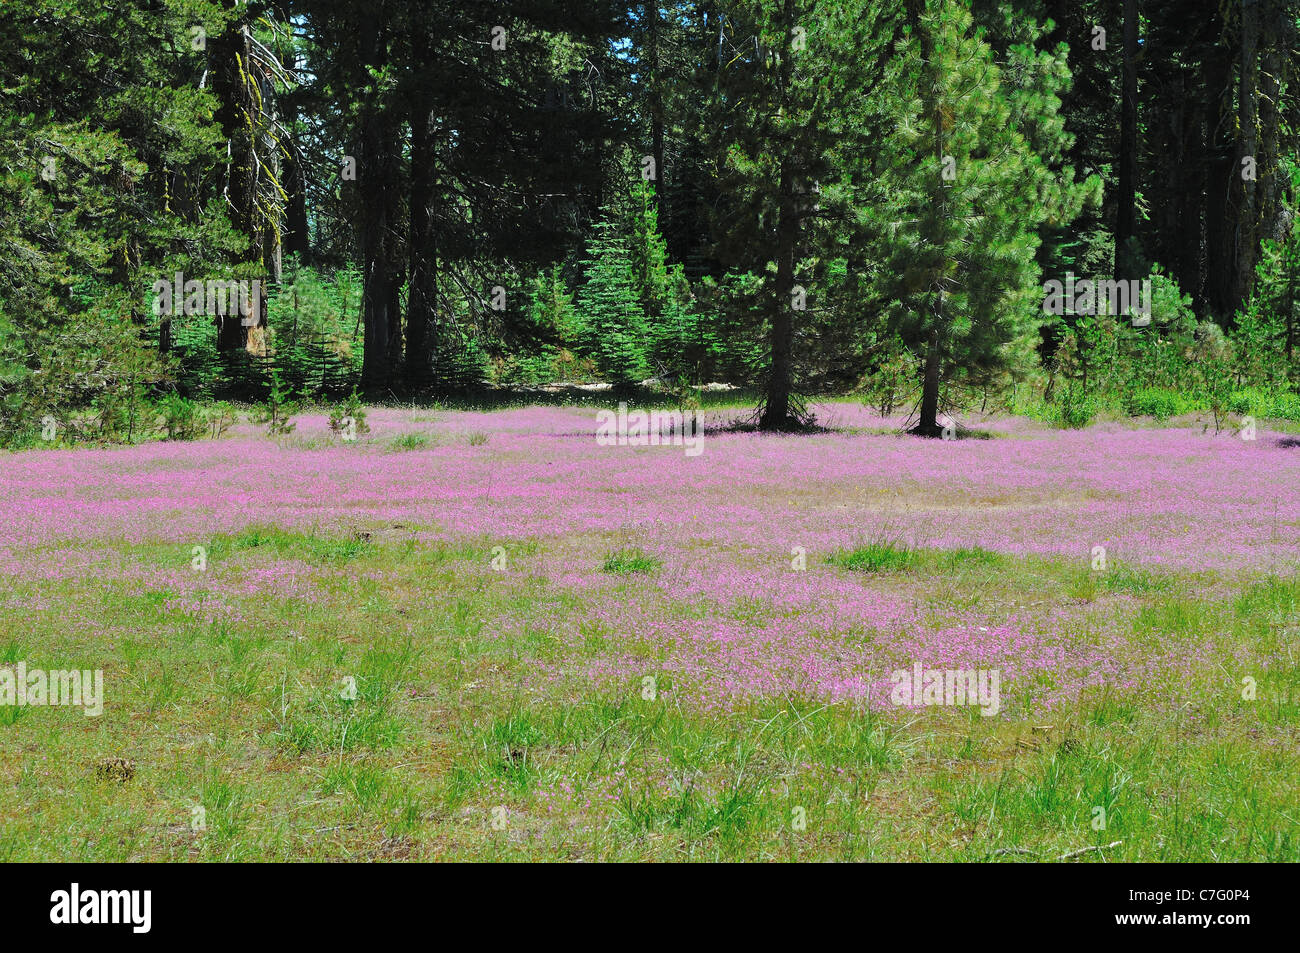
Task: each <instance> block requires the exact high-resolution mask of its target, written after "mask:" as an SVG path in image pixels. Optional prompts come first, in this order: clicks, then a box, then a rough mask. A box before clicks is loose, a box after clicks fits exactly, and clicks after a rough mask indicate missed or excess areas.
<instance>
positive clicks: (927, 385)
mask: <svg viewBox="0 0 1300 953" xmlns="http://www.w3.org/2000/svg"><path fill="white" fill-rule="evenodd" d="M942 363H943V362H942V354H941V351H940V348H939V328H938V326H936V327H935V328H934V330H933V331H931V332H930V344H929V346H928V347H927V348H926V350H925V377H924V379H923V380H922V383H921V419H920V421H919V422H918V423H917V425H916V427H915V428H914V429H913V430H912V433H914V434H915V435H917V436H918V437H938V436H941V435H942V434H943V428H942V427H940V426H939V382H940V380H941V376H942V374H941V372H942Z"/></svg>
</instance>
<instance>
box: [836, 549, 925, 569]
mask: <svg viewBox="0 0 1300 953" xmlns="http://www.w3.org/2000/svg"><path fill="white" fill-rule="evenodd" d="M826 561H827V562H828V563H830V564H831V565H832V566H839V567H840V568H841V569H850V570H852V571H853V572H902V571H904V570H906V569H911V568H912V566H913V565H915V563H916V561H917V554H916V552H915V550H913V549H912V548H910V547H909V546H907V545H906V544H901V543H887V542H881V543H867V544H866V545H865V546H858V547H857V548H856V549H849V550H839V551H837V552H834V553H831V554H830V555H829V556H827V557H826Z"/></svg>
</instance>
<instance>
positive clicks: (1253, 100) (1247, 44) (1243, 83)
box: [1232, 0, 1268, 311]
mask: <svg viewBox="0 0 1300 953" xmlns="http://www.w3.org/2000/svg"><path fill="white" fill-rule="evenodd" d="M1258 52H1259V0H1241V62H1240V66H1239V67H1238V74H1237V76H1238V81H1237V111H1238V121H1239V128H1240V134H1239V140H1240V151H1239V153H1238V156H1237V169H1236V176H1235V177H1234V178H1233V183H1232V184H1233V195H1232V209H1233V211H1234V213H1235V215H1234V217H1235V219H1236V228H1235V231H1234V235H1233V246H1234V247H1233V251H1234V255H1233V262H1234V264H1235V274H1234V275H1233V284H1232V299H1233V302H1234V303H1235V304H1240V303H1241V302H1243V301H1245V300H1247V299H1248V298H1249V297H1250V289H1251V287H1252V286H1253V285H1254V283H1255V258H1256V252H1257V251H1258V249H1259V236H1258V224H1259V209H1258V205H1257V195H1258V190H1257V188H1256V178H1257V177H1258V176H1259V175H1261V174H1263V175H1267V174H1268V170H1267V169H1265V168H1264V167H1263V163H1262V162H1261V159H1262V156H1261V155H1260V152H1259V125H1258V123H1259V101H1258V99H1257V89H1258V76H1259V61H1258ZM1245 159H1249V160H1252V161H1253V162H1254V164H1255V177H1250V176H1247V175H1245V174H1243V173H1244V171H1245V163H1244V162H1243V160H1245ZM1233 310H1234V311H1235V310H1236V308H1235V306H1234V308H1233Z"/></svg>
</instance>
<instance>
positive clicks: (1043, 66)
mask: <svg viewBox="0 0 1300 953" xmlns="http://www.w3.org/2000/svg"><path fill="white" fill-rule="evenodd" d="M908 23H909V27H910V30H909V35H908V36H907V38H906V39H905V40H904V41H903V42H901V43H900V44H899V46H898V48H897V50H896V53H895V56H894V58H893V60H892V61H891V67H890V69H891V78H890V82H889V83H888V84H887V86H886V87H885V89H886V90H887V95H886V96H884V97H882V99H881V100H880V103H879V108H880V109H881V110H882V111H883V112H884V113H886V114H889V115H892V116H894V117H895V118H896V121H897V127H898V133H897V135H895V136H893V137H891V138H890V139H889V140H888V143H887V146H886V149H887V152H888V154H887V159H886V162H885V165H884V169H883V172H884V174H883V175H882V176H881V177H880V179H879V182H878V187H879V193H878V198H879V203H878V204H877V205H875V206H874V207H873V214H874V215H875V216H876V219H877V227H878V229H879V234H880V236H881V239H882V243H883V249H884V252H885V255H886V260H885V265H884V269H883V274H884V278H883V282H884V285H885V289H886V294H887V296H888V297H890V298H891V299H892V300H893V301H894V302H895V304H894V306H893V308H892V309H891V326H892V328H893V330H895V331H896V332H897V333H898V334H899V335H900V336H901V337H902V339H903V341H904V342H905V343H906V344H907V346H908V347H909V348H911V349H912V350H913V352H914V353H915V354H916V355H917V357H918V359H919V360H920V362H921V366H922V368H923V371H922V397H921V405H920V420H919V422H918V424H917V426H916V428H915V430H914V431H913V432H914V433H917V434H920V435H923V436H929V437H937V436H939V435H940V434H941V433H942V429H943V428H942V427H940V426H939V423H938V412H939V400H940V389H941V384H942V381H943V380H944V379H945V378H947V377H950V376H951V375H952V374H953V373H954V372H956V371H959V370H960V371H963V372H967V373H988V372H991V371H993V370H996V369H999V368H1003V367H1006V366H1007V365H1008V364H1009V363H1010V358H1011V357H1012V356H1013V355H1015V354H1026V353H1028V351H1027V348H1025V347H1024V344H1025V343H1026V342H1028V341H1030V340H1032V338H1033V335H1034V333H1035V332H1036V331H1037V328H1038V326H1039V325H1040V324H1041V321H1042V314H1041V310H1040V304H1041V297H1042V292H1041V288H1040V286H1039V284H1038V268H1037V265H1036V263H1035V252H1036V250H1037V248H1038V244H1039V239H1038V235H1037V231H1036V229H1037V227H1038V226H1039V225H1040V224H1044V223H1047V224H1052V223H1055V222H1062V221H1068V220H1069V219H1070V218H1071V217H1073V216H1074V215H1075V214H1077V213H1078V211H1079V209H1080V208H1081V206H1082V204H1083V203H1084V201H1085V200H1086V199H1087V198H1088V197H1089V196H1090V195H1095V190H1096V187H1097V183H1096V181H1095V180H1089V181H1088V182H1087V183H1082V184H1079V183H1076V182H1075V181H1074V173H1073V170H1072V169H1070V168H1069V167H1063V168H1058V167H1057V163H1058V161H1059V157H1060V155H1061V154H1062V153H1063V152H1064V150H1065V149H1066V148H1067V147H1068V146H1069V141H1070V140H1069V137H1068V136H1067V135H1066V134H1065V132H1064V130H1063V128H1062V120H1061V117H1060V115H1059V103H1060V100H1059V93H1060V91H1061V89H1062V87H1063V86H1064V84H1065V83H1066V81H1067V79H1068V73H1067V71H1066V68H1065V64H1064V62H1063V59H1062V58H1060V57H1058V56H1057V55H1056V54H1055V53H1037V52H1035V51H1034V50H1033V49H1032V48H1030V47H1029V46H1017V47H1014V48H1012V49H1011V50H1010V51H1009V53H1008V59H1007V61H1006V62H1005V63H1004V64H999V63H998V62H996V61H995V56H994V53H993V50H992V49H991V48H990V46H989V45H988V44H987V43H986V42H985V41H984V39H983V38H982V37H981V36H979V35H978V34H976V33H975V32H973V31H972V20H971V15H970V13H969V12H968V11H967V10H966V9H964V8H963V7H961V6H959V5H956V4H951V3H944V2H939V0H908Z"/></svg>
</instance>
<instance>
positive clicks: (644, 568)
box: [601, 546, 662, 576]
mask: <svg viewBox="0 0 1300 953" xmlns="http://www.w3.org/2000/svg"><path fill="white" fill-rule="evenodd" d="M661 565H662V561H661V560H660V559H658V558H657V557H654V556H650V555H647V554H646V553H645V552H643V551H642V550H640V549H638V548H636V547H635V546H628V547H624V548H623V549H619V550H615V551H614V552H612V553H610V554H609V555H608V556H606V557H605V563H604V565H603V566H601V569H602V570H603V571H604V572H607V573H610V574H611V575H615V576H630V575H633V574H635V573H642V574H646V573H652V572H654V571H655V570H656V569H658V568H659V567H660V566H661Z"/></svg>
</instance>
